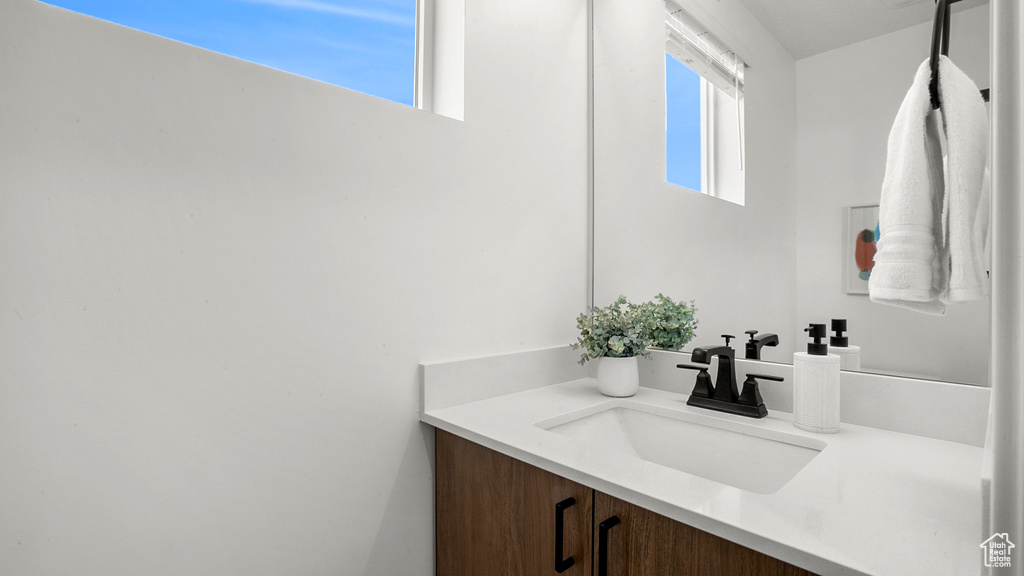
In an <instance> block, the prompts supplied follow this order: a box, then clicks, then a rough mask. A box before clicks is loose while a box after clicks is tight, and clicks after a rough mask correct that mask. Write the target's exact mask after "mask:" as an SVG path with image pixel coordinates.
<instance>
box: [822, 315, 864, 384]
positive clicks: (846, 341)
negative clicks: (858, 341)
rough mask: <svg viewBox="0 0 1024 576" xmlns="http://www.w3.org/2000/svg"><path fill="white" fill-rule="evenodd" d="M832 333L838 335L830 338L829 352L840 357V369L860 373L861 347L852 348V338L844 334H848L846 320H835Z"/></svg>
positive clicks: (833, 320)
mask: <svg viewBox="0 0 1024 576" xmlns="http://www.w3.org/2000/svg"><path fill="white" fill-rule="evenodd" d="M832 331H833V332H835V333H836V335H835V336H833V337H831V338H829V345H828V351H829V353H830V354H835V355H836V356H839V369H840V370H854V371H859V370H860V346H850V338H849V337H848V336H846V335H844V334H843V333H844V332H846V319H845V318H833V319H832Z"/></svg>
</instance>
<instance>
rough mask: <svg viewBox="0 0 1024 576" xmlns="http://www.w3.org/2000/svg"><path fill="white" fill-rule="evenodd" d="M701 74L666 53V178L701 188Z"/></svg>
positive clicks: (680, 183)
mask: <svg viewBox="0 0 1024 576" xmlns="http://www.w3.org/2000/svg"><path fill="white" fill-rule="evenodd" d="M700 80H701V78H700V75H699V74H697V73H696V72H694V71H693V70H690V69H689V68H687V67H686V66H685V65H684V64H683V63H682V62H679V61H678V60H676V59H675V58H673V57H672V56H670V55H669V54H667V53H666V54H665V98H666V105H665V145H666V152H665V160H666V171H665V180H667V181H668V182H670V183H672V184H676V185H677V186H682V187H684V188H689V189H690V190H696V191H698V192H701V191H702V190H701V166H702V164H703V163H702V161H701V145H700Z"/></svg>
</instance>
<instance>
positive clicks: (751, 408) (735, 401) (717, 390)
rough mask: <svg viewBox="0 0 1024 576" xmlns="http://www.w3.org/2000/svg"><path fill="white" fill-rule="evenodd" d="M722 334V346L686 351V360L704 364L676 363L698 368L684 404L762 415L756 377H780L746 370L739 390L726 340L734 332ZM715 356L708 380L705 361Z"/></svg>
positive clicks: (754, 415) (763, 411)
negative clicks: (715, 371)
mask: <svg viewBox="0 0 1024 576" xmlns="http://www.w3.org/2000/svg"><path fill="white" fill-rule="evenodd" d="M772 336H774V334H773V335H772ZM722 338H725V345H724V346H698V347H697V348H694V349H693V351H692V352H690V360H692V361H693V362H699V363H701V364H704V366H695V365H693V364H677V365H676V367H677V368H685V369H687V370H699V373H698V374H697V383H696V385H694V387H693V392H691V393H690V397H689V398H688V399H687V400H686V404H687V405H689V406H697V407H700V408H708V409H710V410H718V411H719V412H728V413H729V414H738V415H740V416H750V417H752V418H764V417H765V416H767V415H768V409H767V408H765V406H764V401H763V400H762V399H761V392H760V391H759V390H758V386H757V379H758V378H760V379H764V380H775V381H778V382H781V381H782V378H779V377H778V376H766V375H764V374H747V379H746V381H745V382H743V393H742V394H741V393H740V392H739V390H738V389H737V386H736V373H735V366H734V364H735V360H736V352H735V351H734V350H733V349H732V347H731V346H729V340H731V339H732V338H735V336H732V335H729V334H723V335H722ZM775 338H776V343H778V337H777V336H776V337H775ZM766 345H767V344H766ZM715 356H718V377H717V378H716V379H715V382H714V383H712V382H711V375H710V374H708V366H707V364H709V363H710V362H711V358H713V357H715Z"/></svg>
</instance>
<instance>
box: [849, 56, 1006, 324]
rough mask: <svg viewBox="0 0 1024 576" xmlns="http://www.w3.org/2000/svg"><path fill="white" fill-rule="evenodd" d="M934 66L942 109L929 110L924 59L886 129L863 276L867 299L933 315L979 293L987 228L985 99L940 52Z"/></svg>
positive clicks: (928, 72)
mask: <svg viewBox="0 0 1024 576" xmlns="http://www.w3.org/2000/svg"><path fill="white" fill-rule="evenodd" d="M939 67H940V68H939V82H940V85H939V96H940V100H941V101H942V114H941V115H940V114H935V113H933V111H932V108H931V100H930V96H929V93H928V83H929V80H930V78H931V67H930V64H929V62H928V61H927V60H925V61H924V62H923V63H922V64H921V66H920V67H919V68H918V70H917V74H916V75H915V77H914V82H913V84H912V85H911V88H910V91H909V92H907V95H906V97H905V98H904V100H903V104H902V105H901V106H900V110H899V112H898V113H897V114H896V121H895V123H894V124H893V127H892V131H891V132H890V133H889V148H888V158H887V160H886V168H885V179H884V181H883V183H882V199H881V203H880V206H879V218H878V220H879V231H880V235H879V238H878V243H877V246H876V248H877V251H876V253H875V265H874V268H873V269H872V271H871V278H870V279H869V281H868V292H869V293H870V295H871V300H872V301H874V302H880V303H883V304H891V305H895V306H901V307H904V308H909V309H911V310H916V311H919V312H924V313H927V314H936V315H941V314H944V313H945V305H944V304H943V303H944V302H947V303H948V302H962V301H965V300H973V299H977V298H981V297H983V296H984V295H985V294H987V278H986V276H985V270H986V268H987V267H986V263H985V256H984V250H985V238H987V235H988V230H987V223H988V212H987V209H988V199H987V197H986V196H985V194H984V192H983V190H984V173H985V163H986V161H987V150H988V120H987V114H986V113H985V107H984V103H983V100H982V98H981V95H980V93H979V91H978V88H977V86H975V85H974V83H973V82H972V81H971V80H970V78H968V77H967V76H966V75H965V74H964V73H963V72H961V71H960V70H959V69H957V68H956V66H954V65H953V63H952V62H950V61H949V59H948V58H945V57H942V58H941V59H940V61H939ZM979 111H980V114H979ZM940 121H941V125H940ZM940 132H941V133H940ZM943 135H944V136H945V138H946V143H947V151H948V158H947V159H946V160H947V161H946V164H947V166H946V169H945V170H944V166H943V157H942V137H943ZM944 172H945V173H944ZM983 197H984V198H983Z"/></svg>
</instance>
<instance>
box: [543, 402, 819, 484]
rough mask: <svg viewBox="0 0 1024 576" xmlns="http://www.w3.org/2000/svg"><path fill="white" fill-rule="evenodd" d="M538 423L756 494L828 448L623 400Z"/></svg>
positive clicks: (786, 479)
mask: <svg viewBox="0 0 1024 576" xmlns="http://www.w3.org/2000/svg"><path fill="white" fill-rule="evenodd" d="M537 426H538V427H540V428H543V429H545V430H548V431H549V432H553V433H555V434H560V435H562V436H567V437H569V438H573V439H574V440H577V441H578V442H580V443H582V444H586V445H588V446H591V447H594V448H599V449H602V450H607V451H608V452H610V453H617V454H624V455H629V456H634V457H636V458H640V459H642V460H646V461H648V462H652V463H654V464H659V465H661V466H667V467H669V468H674V469H676V470H679V471H681V472H686V473H688V474H693V475H695V476H700V477H702V478H706V479H708V480H714V481H716V482H720V483H722V484H728V485H729V486H734V487H736V488H740V489H742V490H748V491H750V492H756V493H759V494H771V493H773V492H776V491H778V490H779V489H780V488H782V487H783V486H784V485H785V484H786V483H787V482H789V481H790V480H791V479H792V478H793V477H794V476H795V475H796V474H797V472H799V471H800V470H801V469H803V467H804V466H806V465H807V463H808V462H810V461H811V460H813V459H814V457H815V456H817V455H818V454H819V453H820V452H821V451H822V450H823V449H824V448H825V446H826V444H825V442H823V441H821V440H817V439H814V438H807V437H806V436H801V435H798V434H790V433H786V432H780V431H778V430H772V429H769V428H765V427H761V426H754V425H751V424H746V423H742V422H737V421H735V420H731V419H730V420H727V419H724V418H719V417H713V416H704V415H700V414H692V413H688V412H683V411H675V410H667V409H664V408H660V407H657V406H653V405H649V404H642V403H639V402H634V401H629V400H613V401H610V402H606V403H604V404H600V405H598V406H594V407H591V408H589V409H586V410H583V411H580V412H575V413H570V414H564V415H561V416H558V417H555V418H551V419H548V420H545V421H543V422H538V423H537Z"/></svg>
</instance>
